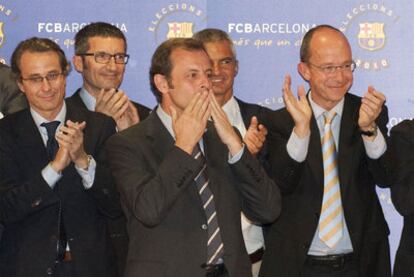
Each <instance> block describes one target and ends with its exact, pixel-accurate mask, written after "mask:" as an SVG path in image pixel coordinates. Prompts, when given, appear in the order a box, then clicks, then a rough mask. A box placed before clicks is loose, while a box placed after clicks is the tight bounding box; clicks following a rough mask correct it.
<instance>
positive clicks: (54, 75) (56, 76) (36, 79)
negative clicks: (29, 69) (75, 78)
mask: <svg viewBox="0 0 414 277" xmlns="http://www.w3.org/2000/svg"><path fill="white" fill-rule="evenodd" d="M62 75H63V73H62V72H50V73H48V74H46V76H33V77H29V78H23V77H22V78H21V79H22V80H23V81H27V82H29V83H31V84H32V85H35V86H38V85H41V84H42V83H43V81H44V80H45V79H46V80H47V81H48V82H49V84H55V83H57V82H58V81H59V80H60V76H62Z"/></svg>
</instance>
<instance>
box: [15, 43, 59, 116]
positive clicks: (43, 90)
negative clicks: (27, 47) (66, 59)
mask: <svg viewBox="0 0 414 277" xmlns="http://www.w3.org/2000/svg"><path fill="white" fill-rule="evenodd" d="M19 65H20V72H21V77H22V79H21V80H19V82H18V85H19V88H20V90H21V91H22V92H23V93H24V94H25V95H26V97H27V100H28V102H29V104H30V107H31V108H32V109H33V110H35V111H36V112H37V113H39V114H40V115H41V116H43V117H44V118H46V119H48V120H53V119H54V118H55V117H56V115H57V114H58V113H59V111H60V110H61V108H62V106H63V99H64V98H65V88H66V77H65V76H64V74H59V77H58V78H57V79H56V80H54V81H52V80H51V81H48V80H46V79H45V78H43V81H42V82H35V81H33V78H35V77H44V76H46V75H48V74H52V75H53V73H62V68H61V66H60V63H59V56H58V54H57V53H55V52H53V51H48V52H29V51H26V52H24V53H23V54H22V56H21V58H20V61H19Z"/></svg>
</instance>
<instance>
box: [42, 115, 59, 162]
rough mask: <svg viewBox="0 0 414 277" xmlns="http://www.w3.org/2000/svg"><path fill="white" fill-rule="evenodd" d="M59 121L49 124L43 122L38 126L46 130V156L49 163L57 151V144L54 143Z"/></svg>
mask: <svg viewBox="0 0 414 277" xmlns="http://www.w3.org/2000/svg"><path fill="white" fill-rule="evenodd" d="M59 124H60V121H51V122H43V123H42V124H40V126H43V127H45V128H46V130H47V137H48V139H47V143H46V149H47V156H48V158H49V160H50V161H53V160H54V159H55V156H56V153H57V151H58V149H59V144H58V142H57V141H56V138H55V133H56V129H57V127H58V126H59Z"/></svg>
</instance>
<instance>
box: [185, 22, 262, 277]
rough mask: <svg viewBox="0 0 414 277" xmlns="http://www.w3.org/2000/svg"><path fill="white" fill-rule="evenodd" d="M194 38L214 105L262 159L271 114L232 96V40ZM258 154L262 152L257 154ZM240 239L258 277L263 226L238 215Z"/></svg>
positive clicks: (211, 34) (209, 34) (213, 34)
mask: <svg viewBox="0 0 414 277" xmlns="http://www.w3.org/2000/svg"><path fill="white" fill-rule="evenodd" d="M193 38H194V39H196V40H198V41H200V42H201V43H203V46H204V48H205V49H206V51H207V54H208V56H209V57H210V60H211V62H212V65H213V68H212V69H213V70H212V76H211V83H212V90H213V93H214V96H215V97H216V100H217V102H218V103H219V105H220V106H221V108H222V109H223V111H224V112H225V113H226V115H227V117H228V119H229V121H230V123H231V125H233V126H234V127H236V128H237V129H238V131H239V132H240V134H241V135H242V137H243V141H244V143H245V144H246V146H247V148H248V149H249V151H250V152H251V153H252V154H255V155H256V154H258V158H259V159H260V158H262V157H264V156H265V153H264V152H266V147H265V148H264V149H263V151H261V150H262V148H263V144H264V142H265V140H266V135H267V129H266V127H265V126H264V125H262V124H259V121H260V122H261V121H262V118H263V114H264V113H265V112H266V111H270V110H269V109H267V108H264V107H261V106H259V105H255V104H249V103H245V102H243V101H241V100H239V99H237V98H235V97H234V95H233V84H234V78H235V77H236V75H237V72H238V69H239V68H238V61H237V58H236V51H235V49H234V45H233V41H232V40H231V39H230V37H229V36H228V35H227V33H226V32H224V31H222V30H219V29H204V30H201V31H199V32H198V33H196V34H194V37H193ZM260 151H261V152H260ZM241 221H242V232H243V238H244V242H245V245H246V249H247V253H248V254H249V257H250V260H251V263H252V273H253V277H257V276H258V274H259V270H260V265H261V260H262V256H263V253H264V238H263V231H262V227H261V226H258V225H255V224H253V223H252V222H250V221H249V220H248V219H247V218H246V216H244V215H243V214H242V215H241Z"/></svg>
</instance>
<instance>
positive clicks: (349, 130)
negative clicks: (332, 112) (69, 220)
mask: <svg viewBox="0 0 414 277" xmlns="http://www.w3.org/2000/svg"><path fill="white" fill-rule="evenodd" d="M351 101H352V99H350V98H349V97H346V96H345V103H344V109H343V112H342V119H341V128H340V132H339V147H338V148H339V149H338V150H339V151H338V173H339V181H340V184H341V193H342V197H344V195H345V193H346V190H347V187H348V184H350V182H351V180H350V177H351V176H352V174H351V173H352V172H355V171H354V169H353V168H354V166H355V164H356V163H357V162H356V161H357V160H358V159H355V158H354V156H355V154H358V153H359V151H356V147H357V146H358V145H360V144H359V143H358V140H361V136H360V135H359V132H358V126H357V122H358V114H359V111H358V109H359V104H358V103H354V102H351Z"/></svg>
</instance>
